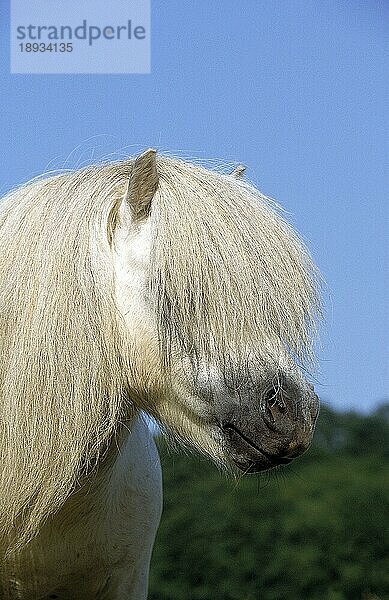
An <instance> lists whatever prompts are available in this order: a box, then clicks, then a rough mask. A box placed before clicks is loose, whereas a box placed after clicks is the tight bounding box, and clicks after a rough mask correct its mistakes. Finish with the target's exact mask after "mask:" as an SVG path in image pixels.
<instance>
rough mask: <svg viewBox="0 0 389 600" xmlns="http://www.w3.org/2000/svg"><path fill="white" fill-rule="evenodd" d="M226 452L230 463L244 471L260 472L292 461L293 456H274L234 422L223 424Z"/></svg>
mask: <svg viewBox="0 0 389 600" xmlns="http://www.w3.org/2000/svg"><path fill="white" fill-rule="evenodd" d="M223 433H224V439H225V443H226V448H225V453H226V457H227V459H228V461H229V463H231V464H232V466H233V467H234V468H235V469H236V468H237V469H238V470H239V471H242V472H244V473H260V472H261V471H268V470H269V469H273V468H274V467H277V466H279V465H286V464H289V463H290V462H292V459H291V458H287V457H279V456H272V455H271V454H269V453H268V452H266V450H264V449H263V448H261V447H260V446H259V445H257V443H256V442H255V441H254V440H252V439H251V438H250V437H248V436H247V435H246V434H245V433H243V431H241V430H240V429H238V428H237V427H235V426H234V425H232V424H226V425H225V426H223Z"/></svg>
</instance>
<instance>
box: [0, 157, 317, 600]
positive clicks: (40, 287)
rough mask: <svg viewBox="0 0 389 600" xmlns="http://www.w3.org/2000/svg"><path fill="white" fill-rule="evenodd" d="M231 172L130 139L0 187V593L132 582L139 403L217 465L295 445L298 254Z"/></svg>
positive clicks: (304, 303)
mask: <svg viewBox="0 0 389 600" xmlns="http://www.w3.org/2000/svg"><path fill="white" fill-rule="evenodd" d="M240 171H241V169H239V168H238V169H237V170H236V172H235V173H233V174H231V175H225V174H221V173H218V172H213V171H209V170H206V169H204V168H202V167H200V166H195V165H193V164H188V163H185V162H183V161H180V160H175V159H172V158H167V157H160V156H158V157H157V156H156V152H155V151H154V150H148V151H146V152H145V153H143V154H142V155H141V156H139V157H137V158H136V159H131V160H126V161H123V162H119V163H116V164H105V165H96V166H92V167H88V168H86V169H83V170H80V171H77V172H73V173H65V174H61V175H58V176H54V177H51V178H48V179H41V180H38V181H35V182H32V183H30V184H27V185H25V186H23V187H21V188H19V189H18V190H16V191H15V192H13V193H11V194H10V195H9V196H7V197H6V198H5V199H4V200H3V202H2V204H1V207H0V232H1V233H0V236H1V237H0V281H1V289H0V598H2V599H6V598H7V599H8V598H10V599H20V600H27V599H28V600H38V599H39V600H43V599H45V600H48V599H49V598H58V599H60V600H90V599H97V598H99V599H107V600H119V599H120V600H122V599H127V600H144V599H145V598H146V596H147V579H148V569H149V562H150V555H151V550H152V546H153V542H154V537H155V533H156V530H157V527H158V523H159V519H160V514H161V472H160V464H159V459H158V454H157V451H156V448H155V445H154V442H153V439H152V436H151V435H150V432H149V429H148V427H147V425H146V424H145V423H144V422H143V420H142V418H141V417H140V414H141V411H142V410H143V411H146V412H148V413H149V414H151V415H152V416H153V417H154V418H156V419H157V420H158V421H159V423H160V424H161V425H162V426H163V427H164V428H166V429H167V430H168V431H170V432H171V433H172V435H174V436H175V437H176V438H179V439H180V440H181V441H183V442H184V443H187V444H189V445H191V446H194V447H195V448H197V449H198V450H200V451H201V452H203V453H205V454H207V455H208V456H210V457H211V458H212V459H213V460H214V461H215V462H216V463H218V464H219V465H223V466H225V467H228V468H229V469H231V470H241V471H244V472H257V471H261V470H265V469H269V468H272V467H273V466H275V465H278V464H280V463H288V462H290V460H291V459H292V458H293V457H295V456H297V455H299V454H301V453H302V452H303V451H304V450H305V449H306V448H307V447H308V445H309V443H310V440H311V437H312V433H313V429H314V424H315V419H316V416H317V412H318V400H317V397H316V395H315V394H314V392H313V388H312V386H311V385H310V384H309V383H307V382H306V380H305V379H304V377H303V375H302V371H301V367H303V366H304V361H307V360H308V361H309V360H310V359H312V357H313V355H312V348H311V339H312V333H313V328H314V323H315V318H316V315H317V311H318V308H319V301H318V296H317V292H316V288H317V286H316V283H315V270H314V268H313V266H312V263H311V261H310V259H309V256H308V254H307V252H306V250H305V249H304V247H303V245H302V244H301V242H300V241H299V240H298V238H297V237H296V235H295V234H294V233H293V231H292V230H291V229H290V228H289V226H288V225H286V224H285V222H284V221H283V220H282V218H281V217H280V216H279V213H278V212H277V208H276V207H275V205H274V203H272V202H271V201H270V200H268V199H266V198H264V197H263V196H262V195H261V194H259V192H257V191H256V190H255V189H253V188H252V187H251V186H250V185H248V184H247V183H244V182H243V181H242V180H241V179H240V178H239V177H238V175H239V173H240Z"/></svg>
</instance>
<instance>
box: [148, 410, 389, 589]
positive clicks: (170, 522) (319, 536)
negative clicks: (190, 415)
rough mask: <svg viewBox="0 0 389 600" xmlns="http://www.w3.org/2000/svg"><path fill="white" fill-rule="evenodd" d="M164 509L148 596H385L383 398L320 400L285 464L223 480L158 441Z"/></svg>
mask: <svg viewBox="0 0 389 600" xmlns="http://www.w3.org/2000/svg"><path fill="white" fill-rule="evenodd" d="M159 445H160V450H161V459H162V463H163V472H164V488H165V489H164V503H165V508H164V515H163V518H162V523H161V527H160V530H159V533H158V536H157V541H156V545H155V549H154V554H153V560H152V566H151V576H150V594H149V599H150V600H257V599H259V600H282V599H287V600H305V599H306V600H316V599H317V600H319V599H320V600H349V599H350V600H357V599H362V600H377V599H380V600H384V598H388V597H389V568H388V566H389V563H388V557H389V547H388V544H389V531H388V525H389V498H388V493H387V492H388V490H389V477H388V458H389V423H388V405H386V407H385V406H384V407H381V408H380V409H379V410H378V411H376V413H374V414H372V415H369V416H362V415H359V414H355V413H343V414H342V413H336V412H334V411H332V410H331V409H329V408H328V407H324V408H323V409H322V411H321V416H320V419H319V423H318V427H317V435H316V438H315V443H314V445H313V446H312V448H311V450H310V451H309V452H308V453H307V454H306V455H305V456H304V457H302V458H300V459H299V460H297V461H296V462H295V463H293V465H292V466H290V467H289V468H287V469H284V470H277V471H275V472H273V473H270V474H263V475H261V476H245V477H242V478H239V479H236V480H234V479H231V478H228V477H227V476H226V475H224V474H222V473H219V472H218V471H217V470H216V469H215V467H214V466H213V465H212V464H209V463H208V462H207V461H206V460H205V459H201V458H199V457H197V456H185V455H183V454H180V455H177V454H174V453H173V454H172V453H171V452H170V451H169V449H168V448H167V447H166V444H165V442H164V441H163V440H160V441H159Z"/></svg>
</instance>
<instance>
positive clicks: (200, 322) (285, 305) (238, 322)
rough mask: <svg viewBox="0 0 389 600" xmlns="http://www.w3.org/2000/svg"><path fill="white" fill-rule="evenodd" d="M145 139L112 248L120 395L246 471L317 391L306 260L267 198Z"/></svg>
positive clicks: (287, 447) (295, 434)
mask: <svg viewBox="0 0 389 600" xmlns="http://www.w3.org/2000/svg"><path fill="white" fill-rule="evenodd" d="M243 170H244V168H243V167H238V168H237V169H235V171H234V172H233V173H232V174H231V175H222V174H220V173H215V172H211V171H208V170H206V169H204V168H200V167H199V166H195V165H192V164H187V163H185V162H182V161H178V160H173V159H170V158H166V157H157V156H156V153H155V151H154V150H149V151H147V152H145V153H144V154H142V155H141V156H140V157H138V158H137V159H136V160H135V161H134V163H133V164H132V165H131V173H130V175H129V179H128V184H127V188H126V192H125V194H124V196H123V199H122V201H121V202H120V204H118V206H117V210H116V213H115V219H114V221H115V226H114V230H113V236H112V247H113V251H114V256H115V260H114V262H115V273H116V276H115V281H116V298H117V304H118V309H119V311H118V312H119V314H120V315H121V319H122V326H121V330H122V335H123V339H125V340H126V342H125V351H124V354H125V356H126V362H127V364H128V366H129V370H128V373H129V378H128V382H129V395H130V396H131V397H132V398H133V401H134V402H135V403H136V404H137V406H139V407H140V408H142V409H144V410H145V411H147V412H149V413H150V414H151V415H153V416H154V417H155V418H156V419H157V420H158V421H159V423H160V424H161V425H162V426H163V427H164V428H165V429H167V430H169V431H172V432H173V433H174V434H175V435H176V436H178V437H179V438H180V439H181V440H182V441H183V442H184V443H190V444H191V445H194V446H195V447H197V448H198V449H199V450H200V451H202V452H205V453H206V454H208V455H209V456H211V457H212V458H213V459H214V460H215V461H216V462H218V463H220V464H223V465H227V466H232V467H238V468H239V469H241V470H244V471H245V472H255V471H261V470H265V469H268V468H271V467H273V466H275V465H277V464H280V463H288V462H290V461H291V460H292V458H294V457H295V456H297V455H299V454H301V453H302V452H304V451H305V450H306V448H307V447H308V445H309V443H310V441H311V438H312V434H313V430H314V425H315V421H316V417H317V414H318V399H317V396H316V395H315V393H314V390H313V387H312V385H311V384H309V383H308V382H307V381H306V380H305V378H304V377H303V375H302V370H301V367H303V366H304V364H306V363H307V362H309V361H310V360H312V358H313V355H312V343H311V342H312V336H313V331H314V323H315V316H316V314H317V313H318V312H319V305H320V303H319V300H318V295H317V291H316V285H315V268H314V267H313V265H312V262H311V260H310V258H309V256H308V253H307V251H306V250H305V248H304V246H303V244H302V243H301V242H300V241H299V239H298V238H297V236H296V235H295V233H294V232H293V231H292V230H291V228H290V227H289V226H288V225H287V224H286V223H285V222H284V221H283V219H282V218H281V217H280V214H279V211H277V207H276V205H275V204H274V203H273V202H272V201H270V200H269V199H267V198H265V197H264V196H262V195H261V194H260V193H259V192H257V191H256V190H255V189H254V188H253V187H251V186H250V185H248V184H247V183H245V182H243V181H242V180H241V178H240V176H241V174H242V172H243Z"/></svg>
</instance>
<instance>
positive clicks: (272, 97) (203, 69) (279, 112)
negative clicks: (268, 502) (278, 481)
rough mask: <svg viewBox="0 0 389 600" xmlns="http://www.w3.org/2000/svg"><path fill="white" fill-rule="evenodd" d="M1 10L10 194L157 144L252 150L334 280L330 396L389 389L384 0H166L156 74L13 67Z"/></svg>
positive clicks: (223, 153)
mask: <svg viewBox="0 0 389 600" xmlns="http://www.w3.org/2000/svg"><path fill="white" fill-rule="evenodd" d="M129 4H130V2H129ZM0 16H1V25H0V33H1V57H2V58H1V64H0V98H1V99H0V134H1V138H0V139H1V163H0V193H4V192H6V191H7V190H8V189H9V188H11V187H13V186H15V185H16V184H18V183H21V182H22V181H25V180H28V179H30V178H31V177H34V176H35V175H37V174H39V173H41V172H42V171H47V170H49V169H55V168H62V167H77V166H78V165H80V164H84V163H85V162H90V161H91V160H93V159H99V158H101V157H106V156H107V155H109V154H111V153H112V156H113V158H115V156H120V157H122V156H124V155H126V154H133V153H134V152H137V151H139V150H142V149H144V148H146V147H148V146H155V147H157V148H158V149H159V150H160V151H161V152H162V151H169V152H173V153H176V154H179V155H181V156H184V157H196V158H204V159H215V158H216V159H222V160H225V161H237V162H243V163H244V164H246V165H247V174H248V177H249V178H250V179H251V180H252V181H253V182H254V183H255V184H256V185H257V186H258V187H259V188H260V189H261V191H262V192H264V193H265V194H267V195H269V196H272V197H274V198H276V199H277V200H278V201H279V202H280V203H281V204H282V205H283V206H284V208H285V209H286V210H287V211H288V212H289V213H290V220H291V221H292V223H293V224H294V225H295V226H296V227H297V229H298V230H299V231H300V233H301V234H302V235H303V237H304V239H305V240H306V242H307V244H308V245H309V247H310V249H311V252H312V254H313V256H314V258H315V260H316V262H317V263H318V265H319V267H320V269H321V271H322V273H323V276H324V278H325V280H326V285H327V289H326V292H325V304H326V324H325V326H324V327H323V328H322V331H321V339H320V349H319V357H320V372H319V373H318V375H317V379H318V382H319V383H318V385H317V389H318V392H319V395H320V396H321V397H322V398H323V399H326V400H328V401H329V402H331V403H332V405H334V406H335V407H339V408H355V409H360V410H369V409H370V408H374V406H376V403H377V402H378V401H380V400H382V399H384V398H385V397H386V398H387V397H388V396H389V393H388V390H389V372H388V354H387V349H388V341H389V339H388V309H387V300H388V273H387V264H388V239H387V231H388V195H387V189H388V179H387V177H385V170H384V160H385V153H386V154H387V149H388V146H387V141H388V135H387V131H388V122H387V110H388V103H387V97H388V88H387V79H388V77H387V68H386V70H385V66H386V67H387V61H386V65H385V51H384V48H385V46H384V36H385V30H384V27H385V22H386V23H387V20H388V16H389V15H388V6H387V4H386V3H385V2H384V1H382V2H381V1H378V0H365V1H359V0H353V2H350V1H348V0H347V1H346V0H345V1H343V0H339V1H337V2H335V1H325V2H312V1H308V0H283V1H281V0H242V1H241V2H236V1H235V0H223V1H222V0H219V1H218V0H215V1H213V2H206V1H205V0H201V1H199V2H189V1H183V0H169V2H162V1H158V2H157V1H153V2H152V72H151V74H150V75H111V76H110V75H43V76H40V75H10V74H9V51H8V18H9V17H8V14H7V10H6V9H5V8H4V3H3V2H2V3H1V8H0ZM386 58H387V57H386Z"/></svg>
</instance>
